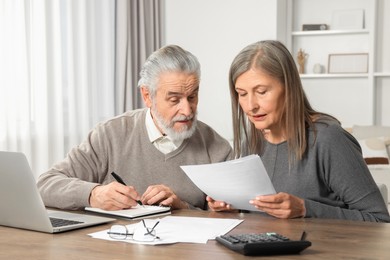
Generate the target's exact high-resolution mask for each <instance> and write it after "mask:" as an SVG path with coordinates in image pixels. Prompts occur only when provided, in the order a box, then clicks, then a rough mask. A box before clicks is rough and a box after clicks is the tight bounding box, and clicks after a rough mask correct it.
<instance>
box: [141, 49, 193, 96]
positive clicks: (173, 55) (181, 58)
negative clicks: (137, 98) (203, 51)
mask: <svg viewBox="0 0 390 260" xmlns="http://www.w3.org/2000/svg"><path fill="white" fill-rule="evenodd" d="M164 72H184V73H188V74H194V75H196V77H197V78H198V79H199V80H200V63H199V61H198V59H197V58H196V57H195V56H194V55H193V54H192V53H190V52H189V51H186V50H184V49H183V48H181V47H179V46H177V45H167V46H165V47H162V48H161V49H159V50H157V51H155V52H153V53H152V54H151V55H150V56H149V58H148V59H147V60H146V62H145V64H144V65H143V67H142V70H141V72H140V80H139V81H138V86H139V87H141V86H143V87H146V88H147V89H148V90H149V91H150V94H151V95H152V96H154V94H155V92H156V89H157V83H158V80H159V76H160V74H162V73H164Z"/></svg>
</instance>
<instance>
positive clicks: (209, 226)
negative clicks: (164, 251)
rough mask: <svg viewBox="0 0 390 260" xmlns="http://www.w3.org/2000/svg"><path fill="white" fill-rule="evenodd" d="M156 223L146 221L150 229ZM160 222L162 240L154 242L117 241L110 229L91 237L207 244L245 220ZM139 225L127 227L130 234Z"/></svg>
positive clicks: (176, 219) (158, 231)
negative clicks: (111, 235)
mask: <svg viewBox="0 0 390 260" xmlns="http://www.w3.org/2000/svg"><path fill="white" fill-rule="evenodd" d="M156 221H158V219H145V223H146V225H147V226H149V227H152V226H153V225H154V224H155V223H156ZM159 221H160V223H159V224H158V225H157V226H156V228H155V230H156V235H157V236H158V237H159V238H160V239H158V240H155V241H153V242H137V241H134V240H132V239H131V237H129V238H128V239H125V240H115V239H112V238H110V236H109V235H108V234H107V232H108V231H109V230H108V229H106V230H102V231H99V232H95V233H91V234H89V236H91V237H93V238H98V239H105V240H111V241H124V242H128V243H135V244H146V245H160V244H172V243H178V242H183V243H203V244H205V243H207V241H208V240H209V239H215V237H217V236H220V235H224V234H226V233H227V232H229V231H230V230H232V229H233V228H234V227H236V226H237V225H239V224H240V223H241V222H242V221H243V220H241V219H225V218H224V219H222V218H197V217H180V216H168V217H164V218H162V219H159ZM137 225H140V222H138V223H136V224H131V225H127V229H128V231H129V233H132V232H133V230H134V228H135V227H136V226H137ZM141 225H142V224H141Z"/></svg>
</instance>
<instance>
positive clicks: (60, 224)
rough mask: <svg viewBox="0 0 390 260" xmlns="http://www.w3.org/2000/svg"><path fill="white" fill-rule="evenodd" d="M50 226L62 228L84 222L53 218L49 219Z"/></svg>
mask: <svg viewBox="0 0 390 260" xmlns="http://www.w3.org/2000/svg"><path fill="white" fill-rule="evenodd" d="M50 221H51V225H52V226H53V227H63V226H68V225H75V224H81V223H84V222H81V221H75V220H69V219H61V218H53V217H50Z"/></svg>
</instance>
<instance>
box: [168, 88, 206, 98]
mask: <svg viewBox="0 0 390 260" xmlns="http://www.w3.org/2000/svg"><path fill="white" fill-rule="evenodd" d="M196 92H199V87H197V88H196V89H194V90H193V91H192V92H191V94H193V93H196ZM183 95H184V92H177V91H168V92H167V96H183Z"/></svg>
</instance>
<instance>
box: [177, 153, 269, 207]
mask: <svg viewBox="0 0 390 260" xmlns="http://www.w3.org/2000/svg"><path fill="white" fill-rule="evenodd" d="M181 168H182V169H183V170H184V172H185V173H186V174H187V176H188V177H189V178H190V179H191V180H192V182H194V183H195V185H196V186H198V188H199V189H201V190H202V191H203V192H204V193H205V194H207V195H209V196H210V197H212V198H213V199H214V200H219V201H224V202H226V203H228V204H230V205H232V206H233V207H234V208H236V209H244V210H252V211H256V210H257V209H256V208H255V207H254V206H253V205H251V204H249V200H251V199H254V198H255V197H256V196H257V195H268V194H275V193H276V191H275V189H274V186H273V185H272V182H271V180H270V178H269V176H268V174H267V171H266V170H265V168H264V165H263V162H262V161H261V159H260V157H259V156H258V155H249V156H245V157H242V158H239V159H235V160H231V161H226V162H220V163H212V164H201V165H185V166H181Z"/></svg>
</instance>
